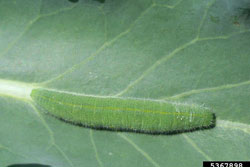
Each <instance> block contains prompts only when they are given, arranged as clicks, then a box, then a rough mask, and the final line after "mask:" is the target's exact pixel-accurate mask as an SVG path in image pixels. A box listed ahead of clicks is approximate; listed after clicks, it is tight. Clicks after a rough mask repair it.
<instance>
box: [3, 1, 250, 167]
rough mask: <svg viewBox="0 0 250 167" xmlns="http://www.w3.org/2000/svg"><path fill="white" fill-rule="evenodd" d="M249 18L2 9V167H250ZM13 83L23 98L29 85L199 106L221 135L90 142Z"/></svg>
mask: <svg viewBox="0 0 250 167" xmlns="http://www.w3.org/2000/svg"><path fill="white" fill-rule="evenodd" d="M246 6H247V0H199V1H197V0H136V1H133V0H106V1H105V2H104V3H100V2H98V1H94V0H79V1H78V2H76V3H72V2H70V1H67V0H53V1H51V0H34V1H30V0H22V1H20V0H8V1H6V0H1V1H0V78H1V80H0V94H1V95H0V166H7V165H10V164H22V163H40V164H45V165H51V166H52V167H82V166H88V167H96V166H100V167H117V166H119V167H127V166H131V167H165V166H169V167H183V166H185V167H199V166H202V161H204V160H250V149H249V148H250V142H249V141H250V47H249V46H250V26H249V25H250V24H249V23H250V20H248V19H247V16H246V14H244V12H242V9H243V8H245V7H246ZM11 81H13V82H11ZM8 83H15V84H16V85H19V86H20V85H25V86H24V87H27V89H25V88H23V87H22V89H21V96H22V95H23V94H22V93H24V94H27V92H28V91H27V90H28V89H29V88H28V87H29V86H30V85H32V86H38V87H44V88H50V89H53V90H58V91H69V92H74V93H85V94H93V95H105V96H107V95H108V96H120V97H137V98H150V99H165V100H174V101H180V102H183V103H190V104H193V103H195V104H199V105H204V106H206V107H209V108H212V109H213V111H214V112H215V113H216V116H217V124H216V127H215V128H213V129H210V130H200V131H196V132H190V133H183V134H177V135H160V136H153V135H145V134H135V133H125V132H119V133H118V132H109V131H97V130H91V129H88V128H83V127H77V126H74V125H70V124H67V123H65V122H62V121H60V120H58V119H55V118H53V117H51V116H49V115H47V114H46V113H45V111H44V110H43V109H41V108H39V107H37V106H36V105H34V104H33V103H32V102H30V101H29V100H25V99H23V98H20V96H19V94H18V93H20V92H19V90H18V89H13V90H10V89H8V90H6V89H5V88H6V85H7V86H8ZM21 83H22V84H21ZM17 87H18V86H17ZM8 91H9V92H8Z"/></svg>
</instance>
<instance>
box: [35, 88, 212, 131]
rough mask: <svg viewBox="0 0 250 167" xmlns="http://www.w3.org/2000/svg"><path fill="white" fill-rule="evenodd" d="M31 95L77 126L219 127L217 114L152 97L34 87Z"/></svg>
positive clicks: (118, 128) (145, 128)
mask: <svg viewBox="0 0 250 167" xmlns="http://www.w3.org/2000/svg"><path fill="white" fill-rule="evenodd" d="M31 98H32V99H33V101H34V102H35V103H36V105H38V106H39V107H42V108H43V109H45V110H46V111H47V112H48V113H49V114H50V115H52V116H54V117H56V118H58V119H60V120H63V121H64V122H68V123H71V124H74V125H78V126H83V127H88V128H93V129H99V130H111V131H126V132H136V133H145V134H176V133H181V132H190V131H194V130H200V129H208V128H212V127H214V126H215V122H216V121H215V120H216V118H215V114H214V113H213V112H212V111H211V110H210V109H209V108H205V107H202V106H198V105H193V104H192V105H188V104H182V103H174V102H167V101H159V100H150V99H136V98H120V97H106V96H105V97H104V96H90V95H81V94H76V93H70V92H59V91H53V90H48V89H42V88H39V89H34V90H32V93H31Z"/></svg>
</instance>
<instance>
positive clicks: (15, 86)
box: [0, 79, 35, 100]
mask: <svg viewBox="0 0 250 167" xmlns="http://www.w3.org/2000/svg"><path fill="white" fill-rule="evenodd" d="M34 88H35V86H34V85H33V84H30V83H25V82H18V81H11V80H3V79H0V94H1V95H6V96H11V97H13V98H18V99H26V100H31V97H30V94H31V92H32V90H33V89H34Z"/></svg>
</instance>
